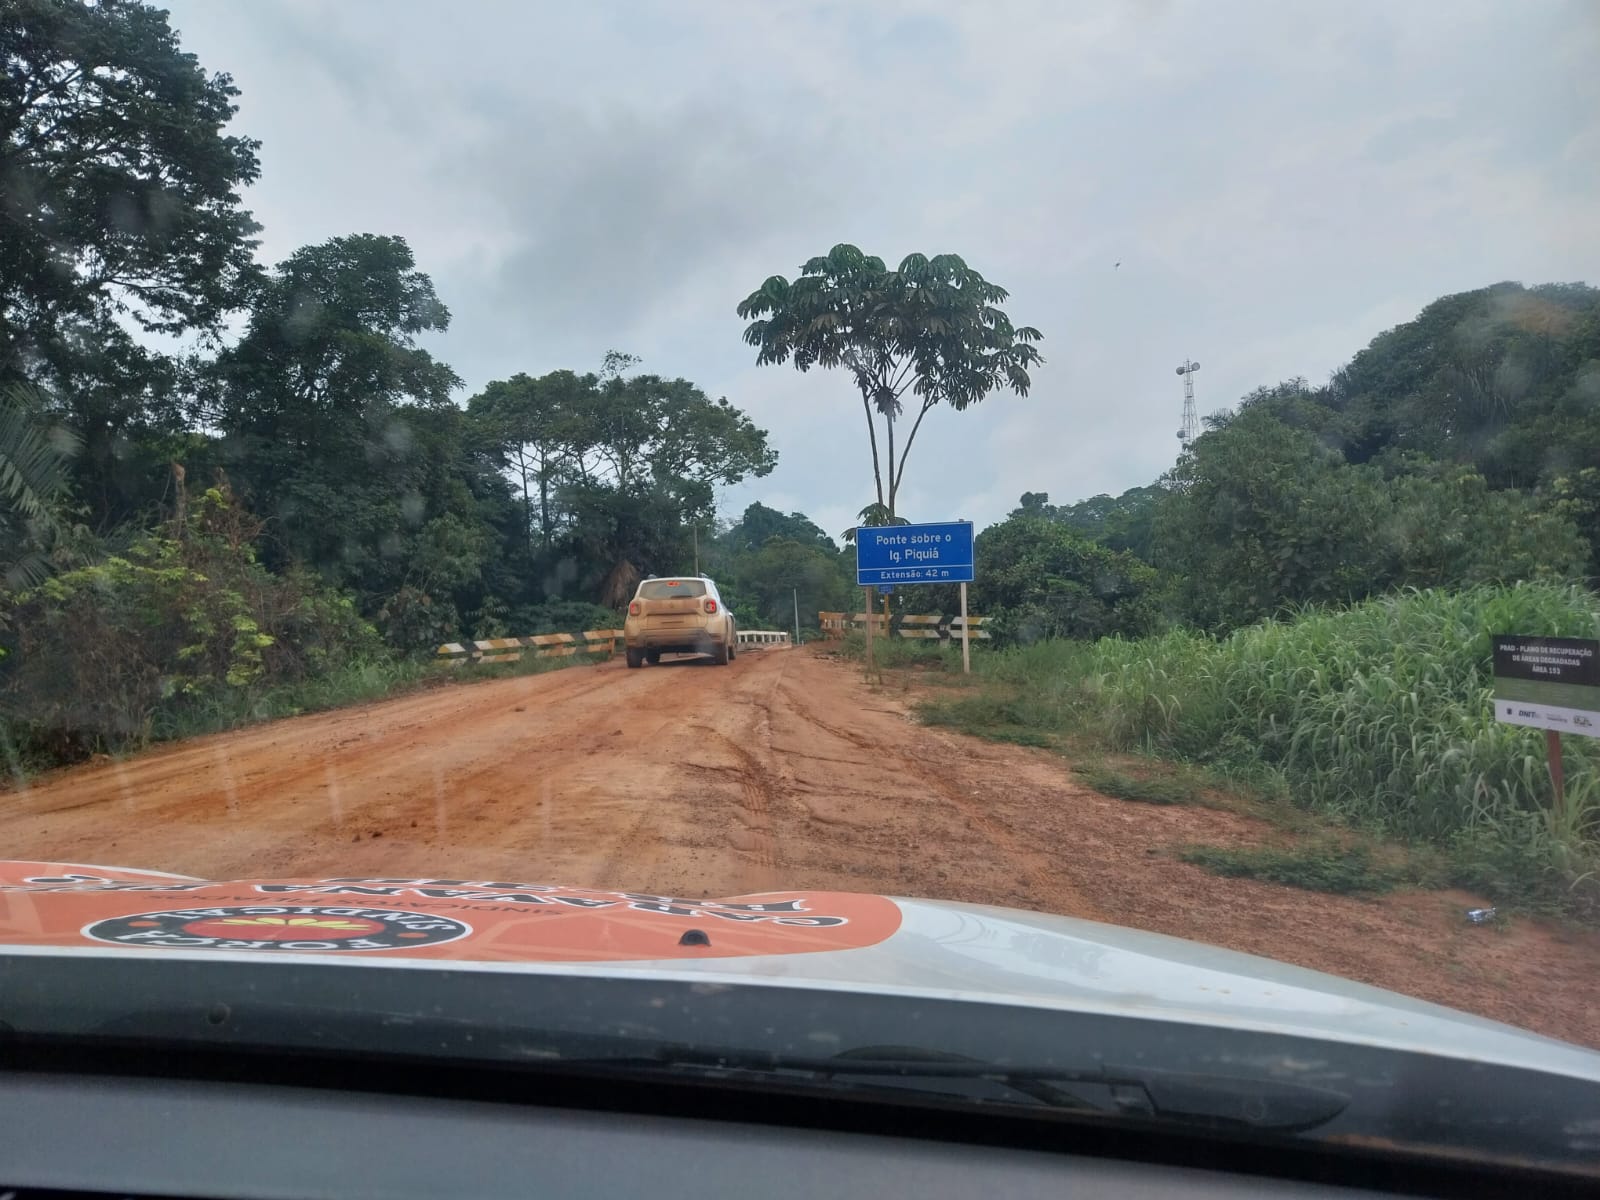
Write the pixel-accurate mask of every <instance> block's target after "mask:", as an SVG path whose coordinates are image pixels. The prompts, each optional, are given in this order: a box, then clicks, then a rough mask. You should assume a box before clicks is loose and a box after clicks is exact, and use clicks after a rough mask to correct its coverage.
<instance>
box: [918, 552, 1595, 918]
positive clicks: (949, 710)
mask: <svg viewBox="0 0 1600 1200" xmlns="http://www.w3.org/2000/svg"><path fill="white" fill-rule="evenodd" d="M1595 610H1596V601H1595V597H1594V596H1593V594H1592V593H1589V592H1587V591H1584V590H1583V589H1581V588H1577V587H1572V586H1557V585H1553V584H1535V583H1524V584H1516V585H1482V586H1479V587H1475V588H1472V589H1468V590H1466V591H1462V592H1445V591H1440V590H1430V591H1421V592H1407V593H1402V594H1398V595H1393V596H1386V597H1383V598H1381V599H1375V600H1369V601H1367V602H1365V603H1362V604H1360V605H1357V606H1355V607H1353V608H1350V609H1347V610H1343V611H1335V610H1325V609H1307V610H1305V611H1303V612H1301V613H1300V614H1298V615H1297V616H1296V617H1294V618H1293V619H1289V620H1273V621H1265V622H1262V623H1260V624H1257V625H1253V626H1250V627H1248V628H1244V629H1240V630H1238V631H1236V632H1235V633H1233V634H1231V635H1229V636H1228V637H1227V638H1225V639H1223V640H1221V641H1217V640H1213V639H1211V638H1208V637H1206V636H1203V635H1200V634H1197V633H1194V632H1190V631H1187V630H1171V631H1168V632H1166V633H1163V634H1160V635H1157V636H1154V637H1148V638H1144V639H1140V640H1124V639H1118V638H1107V639H1104V640H1102V641H1099V642H1095V643H1092V644H1090V643H1074V642H1064V641H1046V642H1040V643H1037V644H1035V645H1032V646H1028V647H1022V648H1016V649H1011V650H1002V651H1000V652H998V653H995V654H992V655H986V656H983V657H982V658H980V659H978V660H976V667H975V669H977V670H978V671H980V672H981V673H982V675H983V676H984V682H985V687H984V688H983V690H982V691H981V692H979V693H976V694H970V695H965V696H961V697H957V698H953V699H950V700H942V701H939V702H938V703H937V704H935V705H932V706H930V708H929V710H928V712H927V718H928V719H931V720H935V721H939V722H941V723H947V724H955V725H957V726H958V727H961V726H964V725H981V724H984V723H989V724H994V725H997V726H1006V727H1023V728H1031V729H1037V730H1041V731H1044V732H1047V733H1048V732H1053V733H1060V734H1066V733H1077V734H1082V735H1086V736H1089V737H1093V738H1096V739H1098V740H1100V741H1102V742H1103V743H1104V744H1106V745H1108V746H1110V747H1114V748H1117V749H1124V750H1128V749H1143V750H1146V751H1150V752H1154V753H1157V754H1160V755H1164V756H1167V757H1172V758H1177V759H1181V760H1187V761H1190V762H1197V763H1204V764H1209V765H1210V766H1212V767H1213V768H1215V769H1216V770H1218V771H1219V772H1220V773H1222V774H1224V775H1227V774H1237V775H1239V776H1240V777H1247V778H1250V779H1255V778H1257V777H1260V776H1262V773H1263V772H1265V773H1267V775H1268V776H1270V777H1271V778H1272V779H1274V780H1281V781H1282V782H1281V785H1275V786H1282V787H1284V788H1286V789H1287V790H1288V792H1289V794H1290V795H1292V797H1293V800H1294V802H1295V803H1296V804H1298V805H1300V806H1302V807H1303V808H1306V809H1310V810H1314V811H1317V812H1320V813H1323V814H1326V815H1328V816H1330V817H1332V818H1334V819H1336V820H1338V821H1341V822H1346V823H1349V824H1353V825H1359V826H1362V827H1364V828H1367V829H1371V830H1374V831H1377V832H1380V833H1383V834H1386V835H1390V836H1395V837H1399V838H1402V839H1406V840H1414V841H1419V842H1430V843H1433V844H1435V845H1437V846H1439V847H1441V848H1442V849H1443V850H1444V851H1445V852H1447V854H1448V855H1449V856H1450V857H1451V860H1452V861H1453V862H1455V863H1456V864H1457V865H1456V867H1455V868H1454V869H1455V871H1456V875H1455V877H1456V878H1457V880H1458V882H1462V883H1467V884H1471V885H1473V886H1484V887H1489V886H1491V885H1492V886H1493V887H1494V888H1501V889H1504V890H1503V891H1501V892H1499V894H1500V895H1502V896H1505V897H1513V898H1516V899H1519V900H1521V901H1522V902H1525V903H1538V904H1542V905H1547V906H1552V907H1562V908H1569V909H1574V908H1577V909H1581V908H1588V907H1593V906H1596V905H1600V886H1597V881H1600V875H1596V874H1595V871H1596V868H1597V867H1600V745H1597V744H1596V743H1595V742H1594V741H1593V740H1592V739H1588V738H1571V739H1568V741H1567V745H1566V755H1565V758H1566V777H1567V795H1566V805H1565V807H1564V808H1558V807H1557V806H1556V805H1555V802H1554V797H1553V794H1552V789H1551V784H1550V779H1549V775H1548V773H1547V771H1546V768H1545V754H1544V744H1543V738H1542V735H1540V734H1539V733H1538V732H1537V731H1535V730H1527V729H1520V728H1517V727H1514V726H1509V725H1501V724H1497V723H1496V722H1495V721H1494V719H1493V715H1492V706H1491V679H1490V674H1489V666H1490V648H1489V638H1490V635H1491V633H1493V632H1497V631H1503V630H1508V629H1514V630H1517V631H1519V632H1526V633H1530V634H1546V635H1552V636H1555V635H1560V636H1569V637H1591V638H1592V637H1595V636H1596V633H1597V617H1596V615H1595ZM1491 894H1495V893H1494V892H1493V891H1491Z"/></svg>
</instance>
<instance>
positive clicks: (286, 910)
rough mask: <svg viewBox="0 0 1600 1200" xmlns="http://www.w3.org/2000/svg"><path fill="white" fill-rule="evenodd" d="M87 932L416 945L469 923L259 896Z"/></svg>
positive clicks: (140, 942)
mask: <svg viewBox="0 0 1600 1200" xmlns="http://www.w3.org/2000/svg"><path fill="white" fill-rule="evenodd" d="M82 932H83V936H84V937H86V938H91V939H93V940H94V941H97V942H107V943H109V944H112V945H116V946H155V947H166V948H171V949H184V950H190V949H199V950H289V951H302V952H303V951H308V950H414V949H416V948H417V947H418V946H437V945H439V944H441V943H443V942H453V941H455V940H456V939H457V938H463V937H466V936H467V935H468V934H469V933H471V932H472V927H471V926H469V925H467V924H465V923H463V922H461V921H455V920H452V919H451V918H449V917H440V916H435V915H433V914H432V913H418V912H405V911H402V910H399V909H392V908H324V907H320V906H307V905H273V904H255V905H248V906H243V907H225V908H178V909H168V910H166V911H163V912H151V913H136V914H133V915H131V916H126V917H111V918H108V919H107V920H104V921H96V922H95V923H94V924H93V925H89V926H86V927H85V928H84V930H83V931H82Z"/></svg>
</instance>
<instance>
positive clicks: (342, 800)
mask: <svg viewBox="0 0 1600 1200" xmlns="http://www.w3.org/2000/svg"><path fill="white" fill-rule="evenodd" d="M3 802H4V804H5V805H6V810H5V811H6V817H5V823H4V828H5V832H6V844H5V847H4V853H3V857H7V858H27V859H40V860H50V861H68V862H89V863H102V864H111V865H120V866H130V867H133V866H137V867H147V868H154V869H159V870H168V871H177V872H181V873H184V874H189V875H197V876H201V877H205V878H215V879H229V878H249V877H263V876H287V877H320V876H328V875H368V876H419V875H421V876H432V877H441V878H445V877H447V878H464V879H500V880H524V881H530V880H531V881H548V882H552V883H566V884H571V885H575V886H589V887H625V888H630V889H636V890H645V891H652V892H666V893H676V894H680V895H691V896H731V895H738V894H740V893H744V892H754V891H767V890H776V889H806V888H813V889H835V890H847V891H872V892H887V893H890V894H898V895H910V896H929V897H934V898H938V899H947V900H967V901H977V902H982V903H990V904H1004V905H1011V906H1015V907H1021V908H1032V909H1040V910H1045V911H1050V912H1058V913H1064V914H1068V915H1071V916H1079V917H1087V918H1091V919H1095V920H1103V921H1110V922H1113V923H1117V924H1124V925H1132V926H1136V927H1139V928H1143V929H1151V930H1156V931H1158V932H1162V933H1170V934H1176V935H1178V936H1181V937H1190V938H1195V939H1198V940H1200V941H1206V942H1212V943H1216V944H1220V945H1225V946H1230V947H1233V948H1235V949H1239V950H1246V951H1250V952H1252V953H1258V954H1265V955H1268V956H1271V957H1274V958H1281V959H1285V960H1288V961H1291V962H1296V963H1300V964H1302V965H1304V966H1309V967H1315V968H1318V969H1320V970H1325V971H1331V972H1334V973H1335V974H1339V975H1344V976H1347V977H1349V978H1353V979H1358V980H1361V981H1363V982H1367V983H1373V984H1377V985H1379V986H1382V987H1388V988H1393V989H1395V990H1396V991H1401V992H1407V993H1410V994H1412V995H1416V996H1421V997H1424V998H1426V999H1429V1000H1435V1001H1438V1002H1440V1003H1445V1004H1450V1005H1454V1006H1456V1007H1459V1008H1463V1009H1466V1010H1468V1011H1472V1012H1478V1013H1482V1014H1483V1015H1485V1016H1489V1017H1494V1018H1496V1019H1499V1020H1504V1021H1509V1022H1511V1023H1513V1024H1517V1025H1522V1026H1525V1027H1527V1028H1531V1029H1535V1030H1538V1031H1539V1032H1542V1033H1547V1034H1550V1035H1552V1036H1557V1037H1564V1038H1568V1039H1570V1040H1574V1041H1578V1042H1582V1043H1584V1044H1587V1045H1595V1046H1600V1008H1597V1007H1596V1006H1595V1005H1594V1004H1593V1002H1592V996H1593V988H1594V985H1595V981H1596V980H1597V979H1600V935H1596V934H1593V933H1588V932H1574V931H1570V930H1563V929H1558V928H1555V927H1546V926H1543V925H1540V924H1536V923H1533V922H1523V921H1519V922H1517V923H1515V925H1514V926H1513V927H1512V928H1511V929H1510V930H1508V931H1503V930H1497V929H1492V928H1480V927H1476V926H1470V925H1468V924H1466V923H1465V922H1464V920H1463V919H1462V910H1463V909H1464V908H1465V907H1467V906H1468V905H1469V904H1471V903H1472V902H1473V900H1474V898H1473V897H1469V896H1465V895H1462V894H1458V893H1443V892H1434V893H1408V894H1401V895H1395V896H1388V897H1384V898H1382V899H1381V900H1363V899H1354V898H1350V897H1339V896H1325V895H1319V894H1314V893H1308V892H1302V891H1296V890H1294V889H1290V888H1283V887H1278V886H1275V885H1270V884H1263V883H1256V882H1253V881H1248V880H1229V879H1218V878H1216V877H1214V876H1211V875H1208V874H1206V873H1205V872H1203V871H1201V870H1200V869H1199V868H1197V867H1192V866H1189V865H1186V864H1184V863H1181V862H1177V861H1174V860H1173V859H1172V858H1171V857H1170V852H1171V850H1172V849H1173V848H1174V847H1176V846H1178V845H1182V844H1184V843H1190V842H1209V843H1222V844H1249V843H1254V842H1259V841H1264V840H1269V839H1270V837H1271V831H1270V830H1269V829H1267V828H1266V827H1264V826H1263V825H1262V824H1261V823H1260V822H1256V821H1253V820H1250V819H1248V818H1245V817H1241V816H1238V815H1236V814H1233V813H1228V812H1219V811H1215V810H1212V809H1201V808H1176V807H1174V808H1161V807H1153V806H1149V805H1141V804H1129V803H1126V802H1124V801H1119V800H1112V799H1108V798H1106V797H1103V796H1100V795H1098V794H1096V793H1094V792H1092V791H1090V790H1088V789H1087V788H1085V787H1083V786H1082V785H1081V784H1079V783H1078V782H1076V780H1075V778H1074V776H1073V775H1072V774H1071V773H1070V771H1069V770H1068V768H1067V765H1066V764H1064V763H1063V762H1062V761H1061V759H1060V758H1058V757H1056V756H1053V755H1050V754H1048V753H1046V752H1044V751H1038V750H1028V749H1023V748H1020V747H1013V746H1000V745H994V744H990V743H987V742H981V741H975V740H972V739H969V738H964V737H962V736H960V735H957V734H953V733H946V732H943V731H939V730H934V729H929V728H925V727H923V726H920V725H918V724H916V723H915V722H914V721H913V720H912V719H911V717H910V715H909V713H908V708H907V705H906V703H905V697H904V695H903V694H901V693H892V694H891V693H885V692H883V691H874V690H872V689H869V688H868V687H867V686H866V685H865V684H864V683H863V682H862V679H861V673H860V671H859V670H858V669H856V668H854V667H851V666H849V665H846V664H844V663H841V662H837V661H834V660H831V659H828V658H826V657H821V656H818V655H814V654H813V653H812V652H810V651H809V650H776V651H768V652H765V653H747V654H744V655H741V656H740V657H739V659H738V660H737V661H736V662H735V663H733V664H732V665H731V666H728V667H714V666H711V665H710V664H709V663H708V662H706V661H705V660H688V659H686V660H679V661H676V662H675V661H672V660H668V662H666V663H663V664H662V665H661V666H659V667H652V668H646V669H644V670H639V671H629V670H626V669H625V668H623V667H622V665H621V664H620V663H611V664H607V665H605V666H599V667H580V668H573V669H571V670H566V671H559V672H554V673H551V674H546V675H537V676H528V677H523V678H517V679H508V680H502V681H496V682H492V683H479V684H473V685H467V686H453V687H446V688H441V689H437V690H433V691H429V692H424V693H420V694H418V695H414V696H410V697H406V698H403V699H399V700H394V701H387V702H384V703H381V704H373V705H366V706H362V707H360V708H354V709H346V710H342V711H340V712H336V713H331V714H320V715H316V716H309V717H301V718H296V719H293V720H288V721H280V722H277V723H274V724H270V725H264V726H260V727H256V728H253V729H248V730H245V731H242V732H240V733H234V734H226V735H219V736H216V737H210V738H201V739H197V740H194V741H191V742H185V743H182V744H179V745H175V746H171V747H167V748H163V749H159V750H156V751H153V752H151V753H148V754H145V755H142V756H140V757H138V758H136V759H133V760H131V761H128V762H125V763H104V764H100V765H94V766H89V767H85V768H80V769H75V770H71V771H66V772H61V773H58V774H56V775H54V776H51V777H47V778H45V779H42V780H39V781H38V782H37V783H36V784H35V786H33V787H31V788H30V789H28V790H27V791H25V792H21V793H14V794H11V795H9V796H7V797H5V798H4V801H3Z"/></svg>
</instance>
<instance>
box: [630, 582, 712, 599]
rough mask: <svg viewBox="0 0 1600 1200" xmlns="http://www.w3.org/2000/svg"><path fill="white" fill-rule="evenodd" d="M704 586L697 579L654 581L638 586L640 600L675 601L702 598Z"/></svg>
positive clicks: (704, 592)
mask: <svg viewBox="0 0 1600 1200" xmlns="http://www.w3.org/2000/svg"><path fill="white" fill-rule="evenodd" d="M705 594H706V585H705V584H703V583H701V582H700V581H699V580H698V579H654V580H651V581H650V582H649V583H641V584H640V585H639V599H641V600H676V599H678V598H680V597H684V596H687V597H690V598H693V597H695V596H704V595H705Z"/></svg>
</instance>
